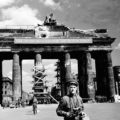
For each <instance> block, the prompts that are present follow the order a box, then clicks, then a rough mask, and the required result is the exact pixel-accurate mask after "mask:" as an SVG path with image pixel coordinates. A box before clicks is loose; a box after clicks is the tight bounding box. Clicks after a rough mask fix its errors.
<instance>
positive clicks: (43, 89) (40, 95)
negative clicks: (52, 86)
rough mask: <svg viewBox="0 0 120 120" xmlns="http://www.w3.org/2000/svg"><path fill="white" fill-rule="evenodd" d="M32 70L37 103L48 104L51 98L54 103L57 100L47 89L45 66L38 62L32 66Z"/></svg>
mask: <svg viewBox="0 0 120 120" xmlns="http://www.w3.org/2000/svg"><path fill="white" fill-rule="evenodd" d="M33 71H34V75H33V78H34V84H33V90H34V96H35V97H36V98H37V100H38V103H39V104H49V103H51V100H52V101H54V102H55V103H58V101H57V100H56V99H55V98H54V97H53V96H52V95H51V94H50V93H49V92H48V91H47V89H48V86H47V85H46V82H47V81H46V74H45V68H44V66H43V65H42V63H38V64H36V65H35V66H34V67H33Z"/></svg>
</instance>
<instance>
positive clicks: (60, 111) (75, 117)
mask: <svg viewBox="0 0 120 120" xmlns="http://www.w3.org/2000/svg"><path fill="white" fill-rule="evenodd" d="M67 85H68V89H69V94H68V95H65V96H64V97H63V98H62V99H61V101H60V103H59V105H58V108H57V109H56V112H57V115H58V116H62V117H64V120H89V117H88V116H87V115H86V114H85V113H84V112H83V110H84V106H83V102H82V98H81V97H80V96H79V95H78V93H77V86H78V82H77V80H75V79H72V80H70V81H69V82H68V83H67Z"/></svg>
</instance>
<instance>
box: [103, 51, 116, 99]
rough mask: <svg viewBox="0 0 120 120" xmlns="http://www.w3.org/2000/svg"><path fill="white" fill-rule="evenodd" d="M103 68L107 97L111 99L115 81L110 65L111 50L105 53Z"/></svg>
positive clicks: (113, 93)
mask: <svg viewBox="0 0 120 120" xmlns="http://www.w3.org/2000/svg"><path fill="white" fill-rule="evenodd" d="M105 68H106V79H107V82H108V83H107V85H108V94H107V96H108V99H111V98H113V97H114V95H115V81H114V74H113V67H112V59H111V51H106V53H105Z"/></svg>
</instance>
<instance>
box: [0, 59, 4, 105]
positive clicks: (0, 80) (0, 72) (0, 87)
mask: <svg viewBox="0 0 120 120" xmlns="http://www.w3.org/2000/svg"><path fill="white" fill-rule="evenodd" d="M2 79H3V78H2V60H0V104H2V94H3V93H2V90H3V82H2Z"/></svg>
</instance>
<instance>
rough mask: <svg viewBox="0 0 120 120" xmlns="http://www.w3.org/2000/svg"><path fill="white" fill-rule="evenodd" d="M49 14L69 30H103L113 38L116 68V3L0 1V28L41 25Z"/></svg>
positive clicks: (119, 55)
mask: <svg viewBox="0 0 120 120" xmlns="http://www.w3.org/2000/svg"><path fill="white" fill-rule="evenodd" d="M50 13H53V14H54V17H55V18H56V19H57V21H58V22H59V23H61V24H65V25H66V26H68V27H70V28H72V27H75V28H79V29H93V28H107V29H108V32H109V34H110V35H111V37H116V41H115V42H114V43H113V44H112V47H113V52H112V60H113V65H120V40H119V39H120V0H0V26H4V25H37V24H42V22H43V21H44V18H45V16H46V15H49V14H50ZM50 63H51V62H50ZM24 64H26V63H24ZM51 64H52V63H51ZM51 66H52V65H51ZM24 72H25V73H26V74H27V73H29V72H26V71H24Z"/></svg>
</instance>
